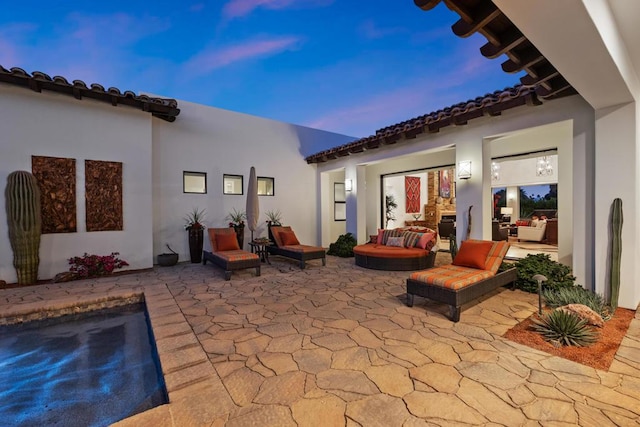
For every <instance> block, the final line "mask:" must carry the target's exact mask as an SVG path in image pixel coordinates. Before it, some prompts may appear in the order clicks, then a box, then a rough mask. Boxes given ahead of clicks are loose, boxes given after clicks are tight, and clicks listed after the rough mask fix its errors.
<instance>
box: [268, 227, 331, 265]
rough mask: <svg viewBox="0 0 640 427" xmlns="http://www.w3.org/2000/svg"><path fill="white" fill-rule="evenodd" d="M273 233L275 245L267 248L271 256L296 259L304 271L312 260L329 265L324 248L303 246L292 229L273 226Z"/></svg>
mask: <svg viewBox="0 0 640 427" xmlns="http://www.w3.org/2000/svg"><path fill="white" fill-rule="evenodd" d="M271 233H272V235H273V240H274V242H275V245H271V246H267V251H269V253H270V254H272V255H280V256H283V257H285V258H291V259H294V260H296V261H298V263H299V265H300V268H301V269H304V268H305V266H306V263H307V261H309V260H312V259H321V260H322V265H323V266H324V265H327V254H326V252H325V250H324V248H321V247H319V246H309V245H301V244H300V242H299V241H298V238H297V237H296V235H295V233H294V232H293V230H292V229H291V227H289V226H286V227H283V226H273V227H271Z"/></svg>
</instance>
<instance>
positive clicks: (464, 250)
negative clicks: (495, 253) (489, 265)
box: [453, 240, 493, 270]
mask: <svg viewBox="0 0 640 427" xmlns="http://www.w3.org/2000/svg"><path fill="white" fill-rule="evenodd" d="M492 247H493V242H486V241H475V240H465V241H463V242H462V246H460V250H459V251H458V254H457V255H456V257H455V259H454V260H453V265H459V266H461V267H469V268H477V269H480V270H484V267H485V264H486V262H487V255H489V251H491V248H492Z"/></svg>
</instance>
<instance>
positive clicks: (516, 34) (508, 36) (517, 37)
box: [480, 26, 527, 59]
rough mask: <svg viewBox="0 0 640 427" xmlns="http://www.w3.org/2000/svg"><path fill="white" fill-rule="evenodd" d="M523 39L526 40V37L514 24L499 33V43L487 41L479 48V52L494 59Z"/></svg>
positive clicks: (522, 41)
mask: <svg viewBox="0 0 640 427" xmlns="http://www.w3.org/2000/svg"><path fill="white" fill-rule="evenodd" d="M525 41H527V38H526V37H525V36H524V34H522V33H521V32H520V30H518V29H517V28H516V27H515V26H514V27H513V28H510V29H509V30H508V31H506V32H504V33H503V34H501V35H500V43H499V44H497V45H496V44H493V43H487V44H485V45H484V46H482V47H481V48H480V53H481V54H482V55H483V56H484V57H485V58H489V59H494V58H497V57H498V56H500V55H502V54H504V53H506V52H508V51H510V50H512V49H514V48H515V47H517V46H518V45H520V44H522V43H524V42H525Z"/></svg>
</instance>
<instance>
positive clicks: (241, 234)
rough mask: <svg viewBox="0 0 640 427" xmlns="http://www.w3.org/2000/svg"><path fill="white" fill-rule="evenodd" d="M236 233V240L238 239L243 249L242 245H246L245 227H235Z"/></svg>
mask: <svg viewBox="0 0 640 427" xmlns="http://www.w3.org/2000/svg"><path fill="white" fill-rule="evenodd" d="M233 229H234V231H235V232H236V238H237V239H238V246H240V249H242V245H243V244H244V225H240V226H238V225H234V226H233Z"/></svg>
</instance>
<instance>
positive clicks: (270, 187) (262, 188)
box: [258, 176, 275, 196]
mask: <svg viewBox="0 0 640 427" xmlns="http://www.w3.org/2000/svg"><path fill="white" fill-rule="evenodd" d="M274 188H275V179H273V178H268V177H266V176H259V177H258V196H273V195H274V194H275V190H274Z"/></svg>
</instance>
